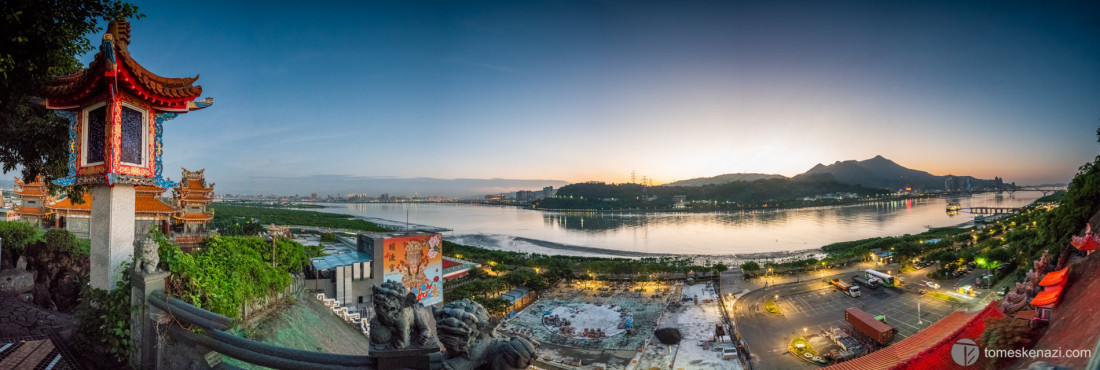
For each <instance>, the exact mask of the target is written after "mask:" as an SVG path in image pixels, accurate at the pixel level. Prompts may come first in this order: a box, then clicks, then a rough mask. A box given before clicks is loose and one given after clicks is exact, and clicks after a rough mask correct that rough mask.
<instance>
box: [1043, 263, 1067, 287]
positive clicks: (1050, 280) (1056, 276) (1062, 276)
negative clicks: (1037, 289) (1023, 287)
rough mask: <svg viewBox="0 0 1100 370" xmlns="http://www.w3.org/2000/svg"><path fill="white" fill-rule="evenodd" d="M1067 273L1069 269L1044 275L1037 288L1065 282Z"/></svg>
mask: <svg viewBox="0 0 1100 370" xmlns="http://www.w3.org/2000/svg"><path fill="white" fill-rule="evenodd" d="M1067 271H1069V267H1066V268H1064V269H1061V270H1058V271H1053V272H1048V273H1047V274H1046V275H1044V276H1043V280H1042V281H1039V286H1044V287H1046V286H1053V285H1058V284H1061V283H1062V282H1064V281H1066V272H1067Z"/></svg>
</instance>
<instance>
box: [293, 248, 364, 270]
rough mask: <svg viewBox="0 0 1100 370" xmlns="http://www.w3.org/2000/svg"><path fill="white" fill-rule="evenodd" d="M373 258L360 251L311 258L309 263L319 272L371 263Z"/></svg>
mask: <svg viewBox="0 0 1100 370" xmlns="http://www.w3.org/2000/svg"><path fill="white" fill-rule="evenodd" d="M372 259H373V258H371V256H368V255H367V254H366V253H363V252H359V251H351V252H345V253H337V254H333V255H328V256H324V257H314V258H310V259H309V262H310V264H312V265H313V268H315V269H318V270H328V269H330V268H334V267H340V266H349V265H353V264H356V263H361V262H370V261H371V260H372Z"/></svg>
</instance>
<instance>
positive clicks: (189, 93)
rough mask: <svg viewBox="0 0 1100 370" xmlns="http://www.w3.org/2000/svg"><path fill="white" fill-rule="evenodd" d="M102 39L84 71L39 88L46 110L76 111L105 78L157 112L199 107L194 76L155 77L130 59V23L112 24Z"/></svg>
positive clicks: (199, 90)
mask: <svg viewBox="0 0 1100 370" xmlns="http://www.w3.org/2000/svg"><path fill="white" fill-rule="evenodd" d="M103 38H104V44H105V46H104V47H102V48H101V50H102V51H101V52H100V53H98V54H96V55H95V59H94V60H93V61H92V62H91V63H89V64H88V68H87V69H84V70H81V71H80V72H77V73H73V74H71V75H68V76H62V77H58V78H56V79H54V80H53V81H50V82H48V83H46V84H45V86H43V88H42V91H41V93H42V97H43V98H45V100H46V107H47V108H50V109H74V108H77V107H79V106H80V104H81V102H83V101H85V100H87V99H88V98H91V97H93V96H95V95H96V94H99V93H100V92H102V91H105V90H106V89H107V87H106V86H107V84H108V79H112V80H113V81H111V82H115V81H117V83H118V88H119V90H121V91H123V92H126V93H130V94H133V95H136V96H137V97H139V98H140V99H141V100H143V101H146V102H149V103H151V104H152V105H153V106H152V108H154V109H156V110H159V111H165V112H188V111H191V110H196V109H201V108H203V106H201V105H196V104H195V103H194V100H195V98H198V97H199V95H200V94H202V86H199V85H195V84H194V83H195V81H196V80H198V78H199V76H198V75H196V76H195V77H183V78H170V77H163V76H158V75H156V74H154V73H152V72H150V71H149V70H147V69H145V67H143V66H142V65H141V64H139V63H138V62H137V61H136V60H134V58H133V57H132V56H130V50H129V45H130V22H126V21H112V22H111V24H110V25H109V26H108V30H107V33H106V34H105V35H104V36H103ZM105 54H106V55H105Z"/></svg>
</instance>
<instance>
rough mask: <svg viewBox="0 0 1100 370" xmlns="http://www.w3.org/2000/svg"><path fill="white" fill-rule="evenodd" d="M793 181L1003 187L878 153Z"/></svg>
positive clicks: (740, 176) (746, 177)
mask: <svg viewBox="0 0 1100 370" xmlns="http://www.w3.org/2000/svg"><path fill="white" fill-rule="evenodd" d="M773 178H788V177H786V176H783V175H772V174H760V173H727V174H722V175H718V176H711V177H698V178H693V179H688V180H680V181H675V182H671V183H668V184H664V185H662V186H705V185H721V184H726V183H730V182H734V181H747V182H753V181H757V180H761V179H773ZM790 179H791V180H793V181H800V182H827V181H836V182H840V183H846V184H853V185H861V186H865V187H870V188H880V189H890V190H899V189H905V188H909V189H910V190H913V189H944V190H948V188H950V189H949V190H966V183H967V181H969V182H970V187H971V188H972V189H981V188H990V187H1000V186H1003V180H1001V179H1000V178H994V179H992V180H987V179H979V178H976V177H973V176H957V175H951V174H949V175H944V176H936V175H933V174H931V173H928V172H926V171H921V170H916V169H912V168H908V167H905V166H902V165H900V164H898V163H897V162H894V161H893V160H890V159H887V158H886V157H883V156H882V155H876V156H874V157H871V158H869V159H865V160H862V161H857V160H854V159H850V160H844V161H836V162H833V164H829V165H825V164H823V163H818V164H816V165H814V166H813V167H811V168H810V169H809V170H806V172H803V173H800V174H798V175H794V176H791V177H790Z"/></svg>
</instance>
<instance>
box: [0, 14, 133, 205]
mask: <svg viewBox="0 0 1100 370" xmlns="http://www.w3.org/2000/svg"><path fill="white" fill-rule="evenodd" d="M0 17H3V21H2V22H0V35H3V36H2V37H0V163H3V172H8V171H12V170H15V169H16V168H17V167H21V168H22V175H23V180H24V181H30V180H33V179H34V178H35V176H37V175H39V174H42V175H43V177H44V178H45V179H46V180H47V181H49V180H53V179H57V178H60V177H64V176H65V175H67V173H68V165H67V163H68V156H69V151H68V135H69V133H68V122H67V121H66V120H64V119H62V118H60V117H58V116H56V115H54V114H52V113H51V112H50V111H48V110H47V109H46V108H45V107H42V106H41V105H39V104H37V103H36V102H35V101H36V100H37V99H36V98H37V97H38V92H39V88H40V87H41V86H42V84H43V83H44V82H46V81H49V79H50V78H53V77H56V76H61V75H65V74H69V73H73V72H76V71H78V70H80V67H81V66H80V62H79V61H78V60H77V59H76V56H77V55H79V54H82V53H86V52H88V51H90V50H92V49H93V45H92V42H91V41H90V40H88V38H87V36H88V35H89V34H93V33H97V32H99V31H102V27H99V25H98V24H99V21H101V20H104V21H105V20H112V19H119V18H142V17H143V15H141V14H138V12H137V6H134V5H131V4H128V3H125V2H122V1H117V0H12V1H4V2H0ZM50 186H51V190H57V187H55V186H53V185H50ZM82 190H83V189H81V188H79V187H73V188H70V194H69V195H70V197H72V198H73V199H81V198H80V197H79V196H77V195H79V193H80V192H81V191H82Z"/></svg>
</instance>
